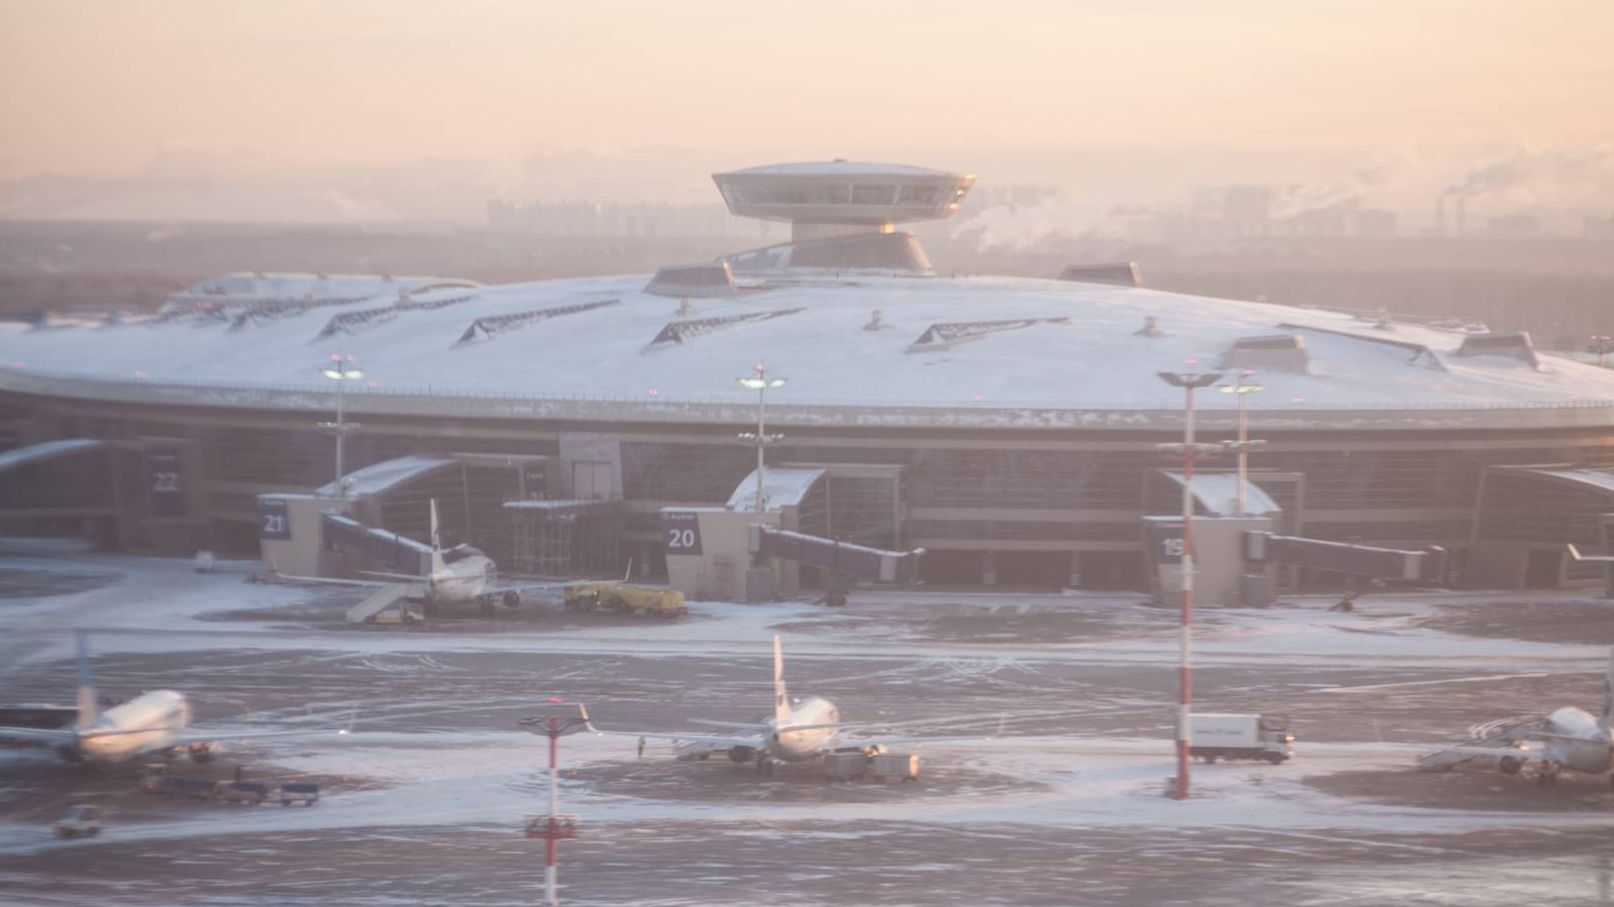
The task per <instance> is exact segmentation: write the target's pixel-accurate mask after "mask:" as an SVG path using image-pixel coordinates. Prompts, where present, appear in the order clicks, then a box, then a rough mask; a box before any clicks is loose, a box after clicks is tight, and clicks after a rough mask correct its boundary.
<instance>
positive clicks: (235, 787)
mask: <svg viewBox="0 0 1614 907" xmlns="http://www.w3.org/2000/svg"><path fill="white" fill-rule="evenodd" d="M219 796H220V797H221V798H222V799H224V800H225V801H227V802H230V803H245V804H246V805H248V806H257V805H258V804H259V803H262V802H263V801H265V800H267V799H269V787H268V785H264V784H259V783H258V782H256V781H230V782H227V783H224V784H220V785H219Z"/></svg>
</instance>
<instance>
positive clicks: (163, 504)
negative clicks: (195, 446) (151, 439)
mask: <svg viewBox="0 0 1614 907" xmlns="http://www.w3.org/2000/svg"><path fill="white" fill-rule="evenodd" d="M146 491H147V492H148V493H149V495H150V500H151V512H152V514H153V515H155V516H168V517H173V516H184V515H185V483H184V481H183V476H182V473H181V471H180V466H179V451H177V450H172V449H170V450H157V451H152V452H151V453H148V454H146Z"/></svg>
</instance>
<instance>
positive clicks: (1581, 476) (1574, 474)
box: [1519, 468, 1614, 494]
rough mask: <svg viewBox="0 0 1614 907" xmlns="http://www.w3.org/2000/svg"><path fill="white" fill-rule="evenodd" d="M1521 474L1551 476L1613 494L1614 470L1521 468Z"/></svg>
mask: <svg viewBox="0 0 1614 907" xmlns="http://www.w3.org/2000/svg"><path fill="white" fill-rule="evenodd" d="M1519 471H1521V472H1533V473H1536V474H1537V475H1543V476H1551V477H1552V478H1555V479H1563V480H1565V481H1567V482H1573V483H1575V484H1577V485H1585V486H1589V487H1591V488H1595V489H1597V490H1598V491H1605V492H1608V493H1610V494H1614V469H1588V468H1582V469H1539V468H1523V469H1520V470H1519Z"/></svg>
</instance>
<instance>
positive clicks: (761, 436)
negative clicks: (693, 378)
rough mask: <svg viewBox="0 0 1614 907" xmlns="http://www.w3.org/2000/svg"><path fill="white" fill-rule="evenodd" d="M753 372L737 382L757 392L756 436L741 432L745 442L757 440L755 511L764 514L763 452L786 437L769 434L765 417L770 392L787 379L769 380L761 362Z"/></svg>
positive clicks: (741, 437) (783, 384)
mask: <svg viewBox="0 0 1614 907" xmlns="http://www.w3.org/2000/svg"><path fill="white" fill-rule="evenodd" d="M753 370H754V371H755V373H756V374H754V375H748V376H746V377H744V378H739V379H737V380H738V381H739V383H740V386H741V387H748V388H750V389H752V390H754V391H756V392H757V430H756V433H755V434H753V433H751V432H741V433H740V439H741V440H744V441H750V440H755V441H756V444H757V500H756V508H755V509H756V512H757V513H762V512H763V510H764V509H766V508H765V506H764V502H763V499H762V496H763V483H762V475H763V471H764V470H765V469H766V468H767V464H766V463H765V462H764V459H763V450H764V449H765V448H766V447H767V446H768V445H769V444H771V443H772V442H774V441H777V440H779V439H781V438H783V437H784V435H770V434H768V432H767V423H766V421H765V418H764V417H765V413H766V409H767V402H768V391H769V390H772V389H773V388H776V387H784V386H785V379H783V378H769V377H768V370H767V369H766V368H764V367H763V366H762V363H760V362H758V363H757V364H756V365H755V366H754V367H753Z"/></svg>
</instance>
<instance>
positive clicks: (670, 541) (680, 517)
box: [661, 510, 701, 557]
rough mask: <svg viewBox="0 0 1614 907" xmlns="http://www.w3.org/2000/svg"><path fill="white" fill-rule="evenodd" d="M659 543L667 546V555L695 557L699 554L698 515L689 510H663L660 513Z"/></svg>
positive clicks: (699, 525) (699, 528) (699, 531)
mask: <svg viewBox="0 0 1614 907" xmlns="http://www.w3.org/2000/svg"><path fill="white" fill-rule="evenodd" d="M661 541H662V543H663V544H664V545H666V546H667V555H668V556H669V557H674V556H677V555H695V556H699V555H700V553H701V523H700V514H698V513H694V512H693V511H689V510H663V511H662V512H661Z"/></svg>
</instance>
